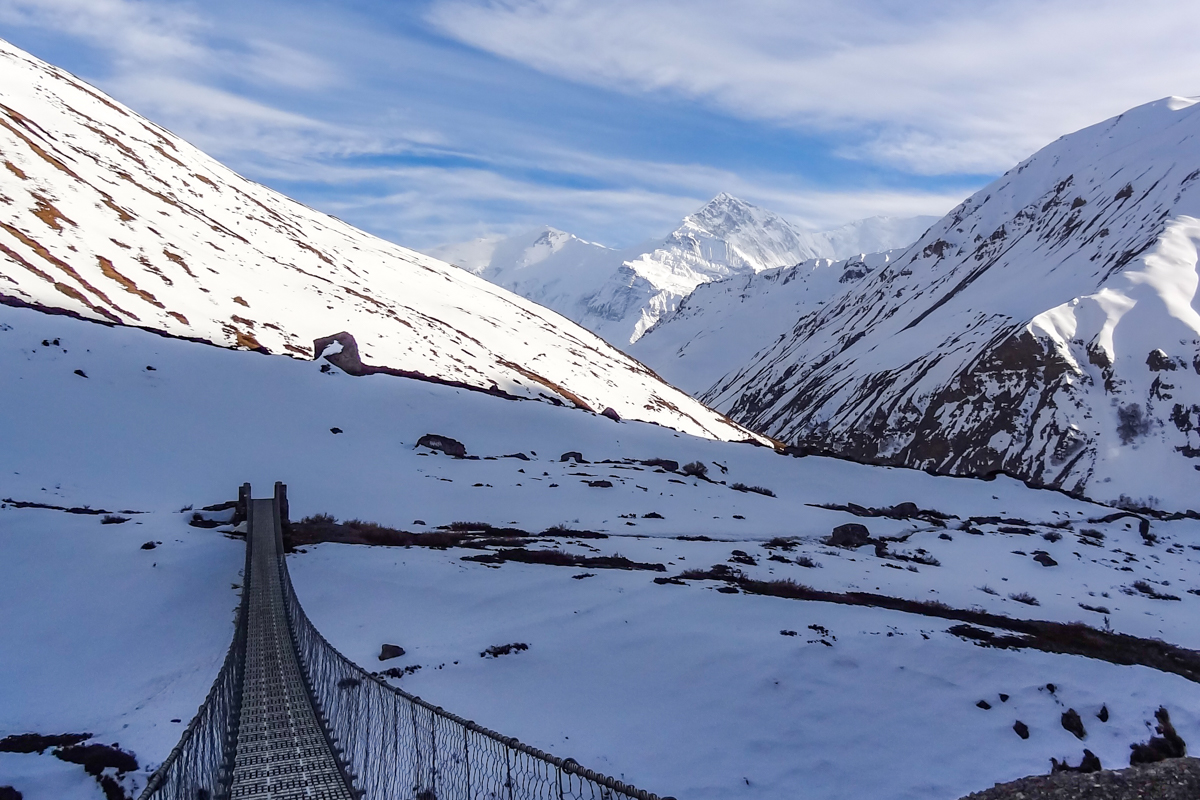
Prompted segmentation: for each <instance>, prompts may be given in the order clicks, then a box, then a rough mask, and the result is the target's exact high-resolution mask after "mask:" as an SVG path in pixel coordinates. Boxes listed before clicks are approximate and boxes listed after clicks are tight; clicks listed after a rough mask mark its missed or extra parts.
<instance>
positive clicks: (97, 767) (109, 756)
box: [54, 744, 138, 776]
mask: <svg viewBox="0 0 1200 800" xmlns="http://www.w3.org/2000/svg"><path fill="white" fill-rule="evenodd" d="M54 757H55V758H57V759H59V760H60V761H66V762H68V763H70V764H81V765H83V769H84V771H86V772H87V774H89V775H93V776H94V775H99V774H100V773H101V772H103V771H104V770H106V769H108V768H109V767H111V768H113V769H115V770H116V771H117V772H118V773H126V772H136V771H137V768H138V762H137V759H136V758H135V757H134V755H133V753H127V752H125V751H124V750H122V749H121V748H120V747H118V746H117V745H116V744H113V745H112V746H109V745H106V744H80V745H73V746H71V747H60V748H58V749H57V750H55V751H54Z"/></svg>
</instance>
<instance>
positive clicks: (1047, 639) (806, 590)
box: [678, 564, 1200, 683]
mask: <svg viewBox="0 0 1200 800" xmlns="http://www.w3.org/2000/svg"><path fill="white" fill-rule="evenodd" d="M678 577H679V578H680V579H684V580H700V579H709V580H720V581H725V582H727V583H729V584H732V585H734V586H736V587H737V588H739V589H741V590H742V591H743V592H745V593H746V594H758V595H766V596H769V597H782V598H787V599H790V600H808V601H817V602H823V603H836V604H838V605H849V606H863V607H867V608H883V609H888V610H891V611H901V612H905V613H909V614H920V615H922V616H926V617H936V618H939V619H947V620H954V621H956V622H963V623H968V624H967V625H965V626H963V625H956V626H953V627H952V628H950V630H949V632H950V633H953V634H955V635H958V636H963V637H965V638H969V639H973V640H975V641H976V642H978V643H979V644H982V645H986V646H990V647H1000V648H1030V649H1034V650H1042V651H1044V652H1047V653H1061V654H1064V655H1077V656H1084V657H1086V658H1094V659H1097V660H1100V661H1107V662H1108V663H1110V664H1119V665H1124V666H1128V665H1135V664H1136V665H1140V666H1144V667H1150V668H1151V669H1156V670H1159V671H1160V672H1168V673H1171V674H1174V675H1180V676H1182V677H1184V678H1187V679H1188V680H1190V681H1193V682H1196V683H1200V652H1197V651H1195V650H1188V649H1186V648H1183V647H1179V646H1177V645H1173V644H1170V643H1168V642H1164V641H1162V640H1160V639H1144V638H1141V637H1137V636H1130V635H1128V634H1123V633H1114V632H1111V631H1102V630H1099V629H1097V628H1093V627H1091V626H1088V625H1085V624H1083V623H1082V622H1049V621H1046V620H1030V619H1016V618H1013V617H1005V616H1002V615H1000V614H992V613H989V612H986V611H976V610H968V609H958V608H952V607H950V606H948V605H946V604H945V603H941V602H938V601H924V600H908V599H904V598H900V597H888V596H886V595H879V594H872V593H869V592H844V593H843V592H827V591H823V590H820V589H814V588H812V587H810V586H805V585H803V584H800V583H796V582H795V581H793V580H790V579H788V580H778V581H758V580H752V579H750V578H747V577H746V576H745V575H744V574H743V573H742V572H741V571H740V570H736V569H731V568H730V567H729V566H728V565H726V564H717V565H715V566H713V567H711V568H710V569H708V570H687V571H686V572H683V573H680V575H679V576H678ZM975 626H982V627H975ZM982 628H996V629H999V630H1004V631H1009V632H1010V633H1015V634H1020V635H1019V636H1003V635H998V634H995V633H993V632H992V631H987V630H982Z"/></svg>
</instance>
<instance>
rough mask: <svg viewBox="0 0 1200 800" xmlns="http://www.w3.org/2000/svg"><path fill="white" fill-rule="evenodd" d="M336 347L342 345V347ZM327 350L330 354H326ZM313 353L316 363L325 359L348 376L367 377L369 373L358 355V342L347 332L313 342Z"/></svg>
mask: <svg viewBox="0 0 1200 800" xmlns="http://www.w3.org/2000/svg"><path fill="white" fill-rule="evenodd" d="M335 345H340V347H337V346H335ZM326 350H329V351H330V352H329V353H326V352H325V351H326ZM313 352H314V353H316V356H315V358H314V359H313V360H314V361H315V360H316V359H317V358H322V357H324V359H325V360H326V361H328V362H329V363H330V364H333V365H334V366H335V367H337V368H338V369H340V370H341V371H342V372H345V373H346V374H347V375H366V374H367V373H368V370H367V368H366V367H365V366H364V365H363V362H362V358H361V357H360V356H359V354H358V342H356V341H355V340H354V337H353V336H352V335H350V334H349V333H347V332H346V331H342V332H341V333H335V334H333V335H332V336H322V337H321V338H320V339H315V340H313Z"/></svg>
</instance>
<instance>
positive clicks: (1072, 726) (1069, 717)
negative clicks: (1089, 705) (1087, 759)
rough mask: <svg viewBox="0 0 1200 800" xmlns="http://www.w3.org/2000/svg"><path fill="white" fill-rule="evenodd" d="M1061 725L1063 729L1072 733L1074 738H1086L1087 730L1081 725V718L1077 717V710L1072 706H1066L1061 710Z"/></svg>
mask: <svg viewBox="0 0 1200 800" xmlns="http://www.w3.org/2000/svg"><path fill="white" fill-rule="evenodd" d="M1062 726H1063V729H1064V730H1066V731H1070V732H1071V733H1073V734H1074V735H1075V738H1076V739H1086V738H1087V730H1086V729H1085V728H1084V727H1083V720H1081V719H1080V718H1079V712H1078V711H1076V710H1075V709H1073V708H1068V709H1067V710H1066V711H1064V712H1063V715H1062Z"/></svg>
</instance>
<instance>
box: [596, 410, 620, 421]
mask: <svg viewBox="0 0 1200 800" xmlns="http://www.w3.org/2000/svg"><path fill="white" fill-rule="evenodd" d="M600 416H602V417H608V418H609V419H611V420H612V421H613V422H620V421H621V415H620V414H618V413H617V412H616V411H615V410H614V409H612V408H606V409H604V410H603V411H601V412H600Z"/></svg>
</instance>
